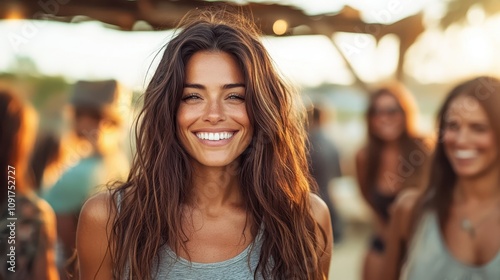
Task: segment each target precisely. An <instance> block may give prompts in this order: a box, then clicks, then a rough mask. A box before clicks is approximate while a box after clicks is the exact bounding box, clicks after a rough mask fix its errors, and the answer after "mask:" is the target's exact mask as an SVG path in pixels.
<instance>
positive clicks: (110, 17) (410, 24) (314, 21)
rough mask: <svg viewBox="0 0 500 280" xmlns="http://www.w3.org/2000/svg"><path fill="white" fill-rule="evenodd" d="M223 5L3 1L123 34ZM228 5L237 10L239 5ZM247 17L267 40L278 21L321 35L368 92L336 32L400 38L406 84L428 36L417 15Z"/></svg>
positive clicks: (270, 7) (12, 7) (290, 12)
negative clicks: (408, 63) (411, 60)
mask: <svg viewBox="0 0 500 280" xmlns="http://www.w3.org/2000/svg"><path fill="white" fill-rule="evenodd" d="M214 3H220V1H216V2H214V1H201V0H40V1H33V0H2V1H1V2H0V18H1V19H9V18H11V19H12V18H26V19H36V20H41V19H43V20H46V19H49V20H57V21H63V22H74V21H75V20H76V19H78V20H81V19H82V16H83V17H84V18H85V19H89V20H98V21H101V22H104V23H107V24H110V25H113V26H116V27H117V28H120V29H122V30H130V31H134V30H138V26H139V25H138V23H139V22H141V23H142V26H144V23H147V24H146V26H150V27H151V29H152V30H163V29H172V28H174V27H176V25H177V23H178V22H179V20H180V19H181V18H182V17H183V16H184V15H185V14H186V13H187V12H188V11H190V10H192V9H196V8H200V7H204V6H207V5H213V4H214ZM228 4H231V5H236V4H235V3H234V2H229V3H228ZM238 6H240V7H241V10H242V11H244V12H245V11H247V12H250V13H251V14H252V17H253V18H254V20H255V22H256V24H257V25H258V26H259V27H260V28H261V30H262V32H263V33H264V34H265V35H276V36H277V34H276V32H275V31H273V25H274V24H275V23H276V21H278V20H282V21H285V22H286V29H285V31H284V32H283V34H280V36H293V35H308V34H321V35H325V36H327V37H328V38H330V40H331V41H332V43H333V44H334V45H335V46H336V47H337V49H339V53H340V54H342V55H343V58H344V60H345V62H346V64H347V65H348V67H349V68H350V70H351V71H352V72H353V75H354V77H355V78H356V81H357V83H358V84H359V85H360V86H362V87H364V88H366V85H365V83H364V82H363V81H362V80H361V79H360V78H359V77H358V75H357V74H356V72H355V70H354V69H353V68H352V66H351V64H350V63H349V61H348V59H347V57H346V55H345V54H344V53H343V52H342V50H340V48H338V46H337V45H336V44H335V42H334V41H333V40H332V37H333V35H334V34H335V33H336V32H350V33H365V34H370V35H372V36H374V37H375V39H376V40H377V41H378V40H379V39H380V38H382V37H384V36H385V35H387V34H394V35H396V36H397V37H398V38H399V41H400V47H399V61H398V67H397V71H396V78H399V79H400V78H402V76H403V65H404V57H405V54H406V51H407V50H408V48H409V47H410V46H411V45H412V44H413V43H414V42H415V40H416V39H417V37H418V36H419V35H420V34H421V33H422V32H423V31H424V26H423V23H422V15H421V14H416V15H414V16H410V17H407V18H404V19H402V20H400V21H398V22H395V23H392V24H387V25H385V24H379V23H367V22H364V21H363V20H362V19H361V16H360V13H359V11H357V10H355V9H353V8H351V7H347V6H346V7H344V9H342V10H341V11H340V12H339V13H336V14H322V15H307V14H305V13H304V12H303V11H302V10H300V9H299V8H297V7H293V6H286V5H279V4H262V3H253V2H248V3H246V4H244V5H238Z"/></svg>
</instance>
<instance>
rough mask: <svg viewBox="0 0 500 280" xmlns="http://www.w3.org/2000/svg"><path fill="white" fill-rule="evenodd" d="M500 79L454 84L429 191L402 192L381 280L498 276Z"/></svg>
mask: <svg viewBox="0 0 500 280" xmlns="http://www.w3.org/2000/svg"><path fill="white" fill-rule="evenodd" d="M499 108H500V80H498V79H495V78H490V77H479V78H476V79H473V80H470V81H467V82H465V83H462V84H460V85H458V86H457V87H455V88H454V89H453V90H452V91H451V92H450V94H449V95H448V97H447V98H446V100H445V102H444V104H443V106H442V107H441V109H440V111H439V116H438V121H439V137H440V138H439V139H440V141H439V142H438V144H437V147H436V152H435V157H434V159H433V161H432V169H431V170H432V171H431V176H430V179H429V183H428V187H427V188H426V189H425V191H424V192H416V191H409V192H406V191H405V193H404V195H402V196H401V197H400V198H398V201H397V202H396V204H395V208H394V218H393V220H392V221H391V226H390V233H389V243H388V248H387V255H386V262H385V264H386V265H385V269H384V278H383V279H388V280H391V279H394V280H395V279H400V271H401V270H402V267H403V264H404V262H405V261H406V265H405V266H404V267H405V268H404V269H403V273H402V274H401V275H402V276H403V277H402V279H408V280H420V279H478V280H490V279H500V157H499V147H500V110H499Z"/></svg>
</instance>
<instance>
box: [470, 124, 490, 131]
mask: <svg viewBox="0 0 500 280" xmlns="http://www.w3.org/2000/svg"><path fill="white" fill-rule="evenodd" d="M472 129H474V131H477V132H486V131H488V126H486V125H480V124H478V125H473V126H472Z"/></svg>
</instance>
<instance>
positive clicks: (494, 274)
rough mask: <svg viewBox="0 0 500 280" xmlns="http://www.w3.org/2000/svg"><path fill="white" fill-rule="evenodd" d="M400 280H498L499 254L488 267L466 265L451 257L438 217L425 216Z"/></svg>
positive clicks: (432, 215)
mask: <svg viewBox="0 0 500 280" xmlns="http://www.w3.org/2000/svg"><path fill="white" fill-rule="evenodd" d="M401 279H403V280H424V279H429V280H499V279H500V251H499V252H498V253H497V255H496V256H495V257H494V258H493V259H492V260H491V261H490V262H489V263H487V264H484V265H482V266H471V265H466V264H464V263H462V262H460V261H458V260H457V259H455V258H454V257H453V255H451V253H450V252H449V251H448V248H447V247H446V244H445V243H444V241H443V238H442V235H441V231H440V229H439V223H438V219H437V216H436V214H435V213H434V212H429V213H426V214H425V215H424V216H423V218H422V221H421V223H420V225H419V228H418V230H417V233H416V235H415V237H414V239H413V242H412V244H411V246H410V250H409V253H408V260H407V262H406V264H405V266H404V267H403V271H402V277H401Z"/></svg>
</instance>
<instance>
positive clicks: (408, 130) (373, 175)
mask: <svg viewBox="0 0 500 280" xmlns="http://www.w3.org/2000/svg"><path fill="white" fill-rule="evenodd" d="M384 95H389V96H392V97H393V98H394V99H396V102H397V104H398V106H399V108H400V109H401V112H402V114H403V118H404V128H403V132H402V133H401V136H400V137H399V139H398V143H399V146H400V149H401V151H400V155H401V158H402V159H404V160H405V161H407V162H408V163H409V165H411V166H407V167H410V168H413V171H412V170H411V169H410V170H405V172H404V173H405V174H394V175H395V176H398V178H399V179H400V180H402V182H401V183H402V186H403V188H406V187H420V185H421V182H420V180H418V178H421V177H422V176H421V175H422V172H424V168H425V162H427V159H428V156H429V154H430V150H429V148H428V147H427V144H426V143H425V141H424V139H422V138H420V137H419V136H418V135H417V132H416V127H415V126H416V118H417V106H416V104H415V101H414V99H413V98H412V96H411V93H410V92H409V91H408V90H407V89H406V88H405V87H404V86H403V85H401V84H399V83H390V84H387V85H385V86H384V87H381V88H380V89H378V90H376V91H374V92H373V93H372V94H371V95H370V99H369V102H368V104H369V105H368V110H367V111H366V115H365V118H366V123H367V125H368V144H367V160H366V163H367V165H366V170H364V171H358V172H365V176H364V178H363V182H361V188H362V189H363V190H364V191H368V190H369V189H370V188H373V187H374V185H373V184H374V182H376V181H377V176H378V171H379V168H380V160H381V152H382V148H383V146H384V145H385V143H384V141H383V140H382V139H380V138H379V137H377V135H376V134H375V133H374V131H373V127H372V125H371V119H372V116H373V111H374V110H375V102H376V101H377V99H378V98H380V97H381V96H384ZM401 158H400V159H401ZM412 159H415V160H412ZM370 184H371V185H370ZM368 202H369V203H372V202H371V201H368Z"/></svg>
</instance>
